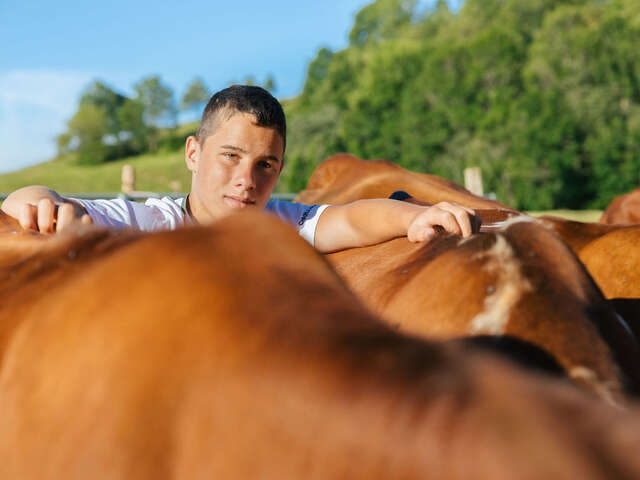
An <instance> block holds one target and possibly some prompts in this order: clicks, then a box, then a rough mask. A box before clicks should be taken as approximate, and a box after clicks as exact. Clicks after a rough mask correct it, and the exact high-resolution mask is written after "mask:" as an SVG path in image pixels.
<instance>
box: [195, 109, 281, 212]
mask: <svg viewBox="0 0 640 480" xmlns="http://www.w3.org/2000/svg"><path fill="white" fill-rule="evenodd" d="M225 118H226V117H223V118H222V119H221V120H220V121H219V122H220V123H219V124H218V125H217V128H216V129H215V131H214V132H213V133H212V134H211V135H209V136H208V137H207V138H206V139H205V141H204V142H203V143H204V145H200V144H199V143H198V142H197V140H196V139H195V138H194V137H189V138H188V139H187V145H186V150H185V155H186V158H185V160H186V163H187V168H188V169H189V170H191V171H192V172H193V175H192V185H191V194H190V196H189V203H190V208H191V213H192V215H193V216H194V217H195V219H196V220H197V221H198V222H200V223H208V222H210V221H213V220H216V219H218V218H221V217H223V216H225V215H227V214H229V213H231V212H233V211H237V210H242V209H244V208H258V209H262V208H264V206H265V205H266V204H267V202H268V201H269V196H270V195H271V191H272V190H273V187H275V184H276V181H277V180H278V176H279V175H280V171H281V170H282V160H283V158H282V157H283V155H284V142H283V140H282V136H281V135H280V134H279V133H278V132H277V131H275V130H274V129H272V128H267V127H260V126H258V125H256V123H255V120H256V119H255V117H254V116H253V115H250V114H246V113H239V112H236V113H233V114H232V115H231V117H229V118H228V119H225Z"/></svg>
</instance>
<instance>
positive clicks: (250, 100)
mask: <svg viewBox="0 0 640 480" xmlns="http://www.w3.org/2000/svg"><path fill="white" fill-rule="evenodd" d="M224 111H227V112H229V117H230V116H231V115H233V114H234V113H237V112H242V113H249V114H251V115H253V116H255V117H256V124H257V125H259V126H261V127H267V128H273V129H274V130H275V131H276V132H278V133H279V134H280V135H281V136H282V141H283V144H284V145H286V144H287V121H286V119H285V116H284V111H283V110H282V105H280V102H278V100H276V99H275V98H274V96H273V95H271V94H270V93H269V92H268V91H267V90H265V89H264V88H262V87H256V86H252V85H231V86H230V87H227V88H225V89H224V90H220V91H219V92H218V93H216V94H214V95H213V96H212V97H211V99H210V100H209V103H207V106H206V107H205V108H204V112H203V113H202V120H200V126H199V127H198V131H197V132H196V139H197V140H198V143H199V144H200V145H202V144H203V143H204V141H205V140H206V139H207V137H208V136H209V135H211V134H212V133H213V132H214V131H215V129H216V127H217V121H218V120H219V116H220V115H221V114H222V112H224ZM227 118H228V117H227Z"/></svg>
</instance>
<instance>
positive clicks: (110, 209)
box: [73, 198, 184, 231]
mask: <svg viewBox="0 0 640 480" xmlns="http://www.w3.org/2000/svg"><path fill="white" fill-rule="evenodd" d="M73 200H75V201H77V202H79V203H80V204H81V205H82V206H83V207H84V208H85V210H87V213H88V214H89V216H90V217H91V220H93V224H94V225H96V226H98V227H106V228H115V229H122V228H133V229H135V230H143V231H156V230H166V229H174V228H176V227H177V226H180V225H182V224H183V223H184V222H183V216H182V213H181V212H180V207H179V206H177V205H175V204H174V205H170V204H169V202H168V201H167V200H165V199H162V200H155V199H154V200H155V201H150V200H151V199H150V200H147V203H145V204H142V203H137V202H131V201H129V200H124V199H121V198H117V199H113V200H81V199H73ZM168 200H170V199H168ZM171 203H173V202H171ZM165 204H166V205H165Z"/></svg>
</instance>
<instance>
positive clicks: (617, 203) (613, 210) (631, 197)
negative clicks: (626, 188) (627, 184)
mask: <svg viewBox="0 0 640 480" xmlns="http://www.w3.org/2000/svg"><path fill="white" fill-rule="evenodd" d="M600 222H601V223H608V224H634V223H640V188H636V189H635V190H633V191H632V192H629V193H626V194H624V195H620V196H619V197H616V198H614V199H613V201H612V202H611V203H610V204H609V206H608V207H607V208H606V209H605V211H604V213H603V214H602V217H601V218H600Z"/></svg>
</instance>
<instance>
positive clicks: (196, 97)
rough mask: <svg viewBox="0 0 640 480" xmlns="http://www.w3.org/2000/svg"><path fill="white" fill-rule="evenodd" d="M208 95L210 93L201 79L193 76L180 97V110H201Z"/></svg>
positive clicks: (207, 99)
mask: <svg viewBox="0 0 640 480" xmlns="http://www.w3.org/2000/svg"><path fill="white" fill-rule="evenodd" d="M210 97H211V93H210V92H209V89H208V88H207V86H206V85H205V84H204V82H203V81H202V79H200V78H194V79H193V81H192V82H191V83H190V84H189V86H188V87H187V91H186V92H185V93H184V95H183V97H182V102H181V103H180V108H181V109H182V110H191V111H197V112H202V110H203V109H204V106H205V105H206V104H207V102H208V101H209V98H210Z"/></svg>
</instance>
